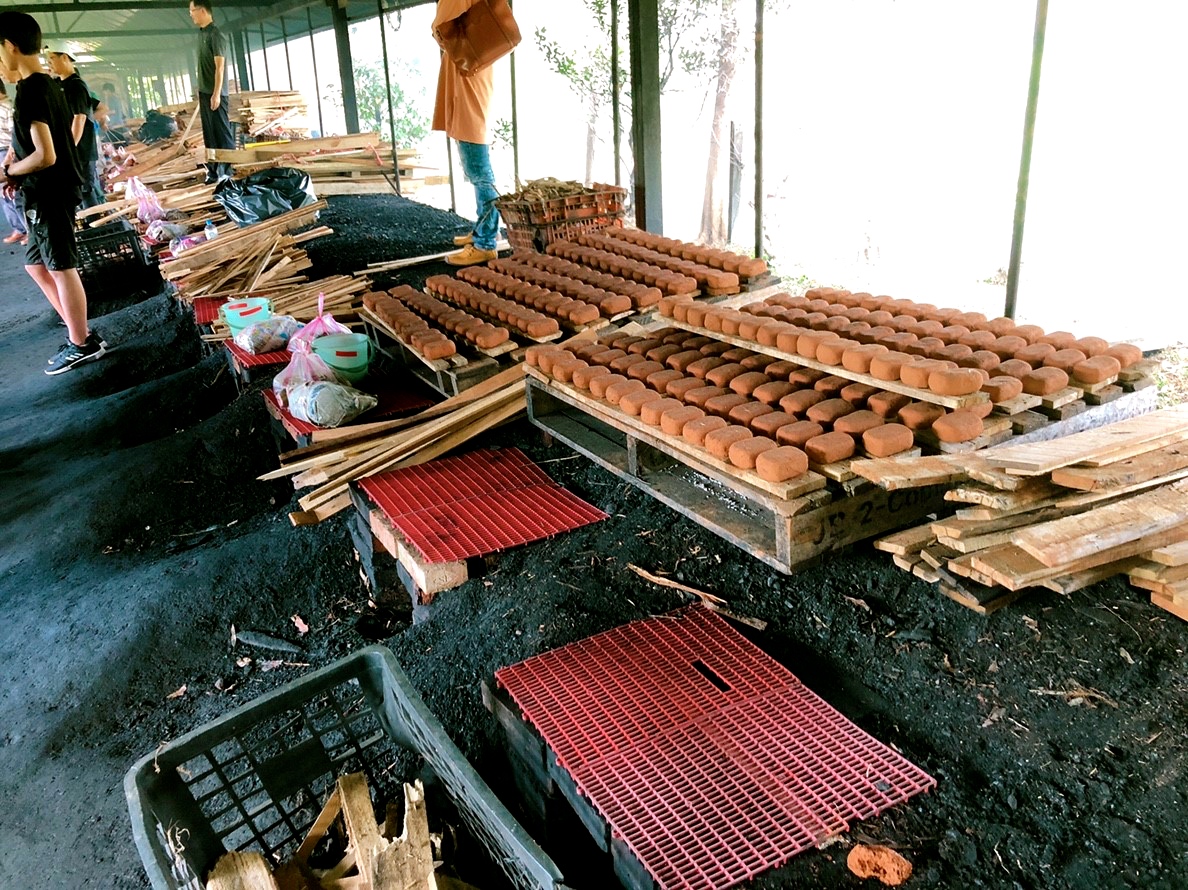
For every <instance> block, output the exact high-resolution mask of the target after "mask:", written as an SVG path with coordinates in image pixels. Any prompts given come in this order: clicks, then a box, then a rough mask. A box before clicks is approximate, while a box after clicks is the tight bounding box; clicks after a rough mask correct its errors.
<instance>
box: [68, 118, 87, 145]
mask: <svg viewBox="0 0 1188 890" xmlns="http://www.w3.org/2000/svg"><path fill="white" fill-rule="evenodd" d="M86 125H87V116H86V115H85V114H76V115H75V116H74V117H73V118H72V119H71V121H70V135H71V137H72V138H73V139H74V144H75V145H78V140H80V139H82V136H83V129H84V128H85V127H86Z"/></svg>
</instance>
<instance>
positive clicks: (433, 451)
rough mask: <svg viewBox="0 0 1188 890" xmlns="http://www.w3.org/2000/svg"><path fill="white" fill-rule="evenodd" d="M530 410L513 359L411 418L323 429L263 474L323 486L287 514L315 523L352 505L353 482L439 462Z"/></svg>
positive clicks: (300, 484)
mask: <svg viewBox="0 0 1188 890" xmlns="http://www.w3.org/2000/svg"><path fill="white" fill-rule="evenodd" d="M524 408H525V400H524V371H523V366H522V365H514V366H513V367H510V368H508V369H507V370H506V371H503V372H501V373H499V374H496V375H495V376H493V377H490V378H488V379H486V380H484V381H483V382H481V383H479V384H477V385H476V386H473V387H471V388H470V389H468V390H466V391H465V392H463V393H461V394H459V395H456V396H454V397H452V398H449V399H446V400H445V401H444V402H441V403H440V404H438V405H434V406H433V407H432V408H428V409H426V410H425V411H422V412H420V413H419V414H416V415H414V416H413V417H409V418H403V419H399V420H391V421H381V422H378V423H370V424H360V425H356V426H349V427H343V428H341V429H334V430H319V431H318V432H316V433H314V436H313V444H311V445H310V446H309V447H307V448H302V449H298V450H297V451H292V452H289V453H287V454H283V455H281V464H282V466H281V467H280V469H278V470H274V471H273V472H271V473H266V474H265V475H263V476H261V477H260V478H261V479H263V480H267V479H278V478H282V477H284V476H293V477H294V480H293V481H294V485H295V486H296V487H297V488H307V487H310V486H317V487H316V488H315V489H314V490H313V491H312V492H310V493H309V494H307V495H305V496H304V497H303V498H301V501H300V503H301V508H302V509H301V511H300V512H295V513H291V514H290V516H289V518H290V519H291V520H292V522H293V524H294V525H297V526H301V525H313V524H316V523H319V522H321V521H322V520H324V519H328V518H330V517H331V516H333V515H335V514H336V513H339V512H340V511H342V510H345V509H347V508H348V507H350V506H351V497H350V484H351V482H353V481H354V480H356V479H362V478H364V477H366V476H372V475H374V474H376V473H381V472H383V471H385V470H393V469H397V468H400V467H410V466H414V465H416V464H421V463H424V462H426V461H429V460H433V459H434V458H436V457H440V456H441V455H443V454H445V453H446V452H448V451H451V450H452V449H454V448H457V447H458V446H459V445H462V444H463V443H465V442H467V441H469V440H470V439H471V438H473V437H474V436H477V435H479V434H480V433H482V432H485V431H486V430H489V429H491V428H493V427H495V426H498V425H499V424H501V423H504V422H505V421H508V420H510V419H511V418H513V417H516V416H517V415H518V414H520V412H522V411H523V410H524Z"/></svg>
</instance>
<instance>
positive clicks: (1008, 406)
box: [993, 393, 1043, 417]
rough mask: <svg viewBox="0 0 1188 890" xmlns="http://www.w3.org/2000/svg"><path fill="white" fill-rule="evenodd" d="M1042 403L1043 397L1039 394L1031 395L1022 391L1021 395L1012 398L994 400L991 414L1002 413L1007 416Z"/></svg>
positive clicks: (1028, 409)
mask: <svg viewBox="0 0 1188 890" xmlns="http://www.w3.org/2000/svg"><path fill="white" fill-rule="evenodd" d="M1042 403H1043V399H1042V398H1041V397H1040V396H1033V395H1028V394H1027V393H1023V394H1022V395H1018V396H1015V397H1014V398H1013V399H1006V400H1004V401H1001V402H995V403H994V411H993V414H995V415H998V414H1003V415H1007V416H1008V417H1009V416H1013V415H1015V414H1021V413H1023V412H1024V411H1030V410H1031V409H1032V408H1036V407H1038V406H1039V405H1041V404H1042Z"/></svg>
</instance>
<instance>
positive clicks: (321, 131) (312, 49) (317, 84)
mask: <svg viewBox="0 0 1188 890" xmlns="http://www.w3.org/2000/svg"><path fill="white" fill-rule="evenodd" d="M305 21H306V22H307V23H308V24H309V57H310V58H311V59H312V60H313V75H314V96H315V97H316V98H317V101H318V135H319V136H325V135H326V124H325V123H324V122H323V121H322V82H321V81H320V80H318V48H317V46H315V45H314V29H313V13H311V12H310V11H309V7H308V6H307V7H305Z"/></svg>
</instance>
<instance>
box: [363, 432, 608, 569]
mask: <svg viewBox="0 0 1188 890" xmlns="http://www.w3.org/2000/svg"><path fill="white" fill-rule="evenodd" d="M359 484H360V485H361V486H362V488H363V490H364V491H365V492H366V493H367V495H368V496H369V497H370V498H371V499H372V500H373V501H375V503H376V505H377V506H378V507H379V508H380V509H381V510H383V512H384V515H385V516H387V517H388V519H389V520H391V522H392V524H393V525H394V526H395V527H396V529H397V530H398V531H399V532H400V533H401V534H402V535H404V537H405V538H406V539H407V540H408V542H409V543H410V544H412V545H413V546H414V547H415V548H416V549H417V550H418V551H419V552H420V554H421V555H422V556H423V557H424V558H425V559H426V560H427V561H428V562H430V563H439V562H453V561H456V560H462V559H466V558H468V557H471V556H481V555H482V554H484V553H494V552H496V551H498V550H506V549H507V548H509V547H515V546H517V545H520V544H527V543H528V542H530V541H539V540H540V539H541V538H547V537H549V536H550V535H555V534H559V533H561V532H566V531H572V530H573V529H575V528H579V527H581V526H583V525H587V524H589V523H591V522H597V521H599V520H601V519H606V514H605V513H603V512H602V511H601V510H597V509H595V508H594V507H591V506H590V505H589V504H587V503H586V502H585V501H582V500H581V499H579V498H577V497H575V496H574V495H572V494H570V493H569V492H568V491H566V490H565V489H564V488H562V487H561V486H559V485H557V483H555V482H554V481H553V480H552V479H550V478H549V477H548V476H547V475H545V473H544V472H543V471H542V470H541V469H540V468H539V467H537V466H536V464H534V463H532V461H530V460H529V459H528V458H527V457H525V456H524V453H523V452H521V451H520V450H519V449H517V448H505V449H501V450H499V451H491V450H483V451H473V452H471V453H470V454H463V455H461V456H459V457H447V458H444V459H442V460H435V461H430V462H429V463H425V464H421V465H420V466H416V467H407V468H405V469H401V470H393V471H392V472H389V473H380V474H378V475H376V476H370V477H368V478H366V479H362V480H360V483H359Z"/></svg>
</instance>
